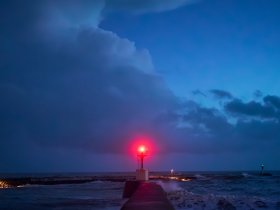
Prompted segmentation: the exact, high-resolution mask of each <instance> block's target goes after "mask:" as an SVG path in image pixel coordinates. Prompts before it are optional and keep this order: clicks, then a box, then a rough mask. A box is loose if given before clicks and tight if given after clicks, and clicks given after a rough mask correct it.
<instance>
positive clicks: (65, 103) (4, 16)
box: [0, 0, 280, 172]
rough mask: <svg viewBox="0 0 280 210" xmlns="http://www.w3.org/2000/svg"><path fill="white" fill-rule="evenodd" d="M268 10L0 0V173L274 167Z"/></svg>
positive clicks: (276, 122)
mask: <svg viewBox="0 0 280 210" xmlns="http://www.w3.org/2000/svg"><path fill="white" fill-rule="evenodd" d="M279 8H280V3H279V1H277V0H266V1H264V0H229V1H223V0H201V1H194V0H192V1H191V0H174V1H172V2H171V1H167V0H166V1H165V0H110V1H109V0H98V1H97V0H96V1H95V0H85V1H83V2H81V1H78V0H71V1H66V0H57V1H54V0H53V1H44V0H36V1H35V0H28V1H24V2H23V1H20V0H12V1H8V0H7V1H6V0H4V1H1V3H0V27H1V33H0V101H1V103H0V116H1V118H0V159H1V162H0V172H60V171H68V172H69V171H130V170H134V169H135V167H136V158H135V156H133V155H131V145H133V144H134V143H133V142H134V141H135V139H138V140H139V136H144V137H145V138H148V139H151V141H152V142H153V143H152V145H153V146H152V148H150V149H151V155H150V157H149V158H148V165H147V167H148V168H149V169H151V170H169V169H170V168H175V169H177V170H254V169H255V170H258V169H259V166H260V164H262V163H264V164H265V165H266V168H267V169H278V170H279V169H280V164H279V161H278V160H279V158H280V156H279V152H278V150H279V148H280V93H279V84H280V73H279V67H280V64H279V60H280V59H279V58H280V41H279V37H280V26H279V21H280V11H279ZM138 140H137V141H138Z"/></svg>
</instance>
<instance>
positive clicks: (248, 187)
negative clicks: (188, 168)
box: [160, 172, 280, 210]
mask: <svg viewBox="0 0 280 210" xmlns="http://www.w3.org/2000/svg"><path fill="white" fill-rule="evenodd" d="M272 174H273V176H264V177H262V176H258V174H256V173H242V172H234V173H229V172H225V173H204V174H203V173H202V174H193V175H194V176H195V177H196V178H197V179H193V180H191V181H189V182H160V184H161V185H162V186H163V188H164V189H165V190H166V191H167V192H168V197H169V199H170V200H171V202H172V203H173V205H174V206H175V207H176V208H177V209H194V210H200V209H201V210H202V209H205V210H208V209H209V210H210V209H228V210H234V209H240V210H253V209H280V174H279V172H272Z"/></svg>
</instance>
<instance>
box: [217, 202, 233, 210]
mask: <svg viewBox="0 0 280 210" xmlns="http://www.w3.org/2000/svg"><path fill="white" fill-rule="evenodd" d="M217 207H218V209H219V210H236V208H235V206H234V205H232V204H231V203H230V202H229V201H227V200H226V199H220V200H219V201H218V203H217Z"/></svg>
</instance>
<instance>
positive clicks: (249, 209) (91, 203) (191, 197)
mask: <svg viewBox="0 0 280 210" xmlns="http://www.w3.org/2000/svg"><path fill="white" fill-rule="evenodd" d="M269 173H271V176H259V174H258V173H257V172H179V173H178V174H173V175H172V176H177V175H178V176H180V177H188V178H186V179H183V180H184V181H181V180H180V181H178V180H174V179H171V180H167V179H161V178H160V177H168V176H169V175H168V173H166V172H157V173H154V178H155V179H154V180H153V181H155V182H157V183H158V184H159V185H161V186H162V187H163V189H164V190H165V191H166V193H167V197H168V199H169V200H170V202H171V203H172V204H173V206H174V208H175V209H178V210H179V209H180V210H184V209H188V210H191V209H193V210H215V209H217V210H234V209H236V210H239V209H240V210H253V209H254V210H257V209H268V210H270V209H276V210H277V209H280V172H279V171H271V172H269ZM131 175H133V174H132V173H131V174H129V173H103V174H100V173H98V174H97V173H92V174H89V173H87V174H71V173H69V174H63V177H66V176H68V177H75V178H77V177H89V176H99V177H101V179H102V177H108V176H112V177H122V178H123V177H126V176H127V177H130V176H131ZM8 176H9V177H40V176H42V177H48V176H50V177H56V176H61V174H60V175H59V174H48V175H47V174H44V175H42V174H36V175H34V174H32V175H30V174H25V175H23V174H21V175H19V174H9V175H7V174H0V181H1V178H2V179H3V178H5V177H8ZM156 177H159V178H158V179H157V178H156ZM124 184H125V183H124V182H123V181H92V182H88V183H82V184H58V185H23V186H19V187H8V188H2V189H0V210H13V209H15V210H25V209H26V210H37V209H38V210H45V209H56V210H64V209H65V210H72V209H73V210H74V209H81V210H90V209H92V210H96V209H105V210H117V209H120V208H121V206H122V205H123V204H124V203H125V202H126V201H127V200H126V199H123V198H122V192H123V188H124Z"/></svg>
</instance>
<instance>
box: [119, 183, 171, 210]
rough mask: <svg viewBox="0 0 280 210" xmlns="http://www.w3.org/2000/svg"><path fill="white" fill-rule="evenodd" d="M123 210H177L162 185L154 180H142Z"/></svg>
mask: <svg viewBox="0 0 280 210" xmlns="http://www.w3.org/2000/svg"><path fill="white" fill-rule="evenodd" d="M121 210H175V209H174V207H173V206H172V205H171V204H170V202H169V201H168V199H167V197H166V194H165V192H164V191H163V189H162V187H161V186H159V185H158V184H156V183H153V182H142V183H141V184H140V185H139V187H138V189H137V190H136V192H135V193H134V194H133V195H132V196H131V198H130V199H129V200H128V201H127V202H126V203H125V204H124V206H123V207H122V208H121Z"/></svg>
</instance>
